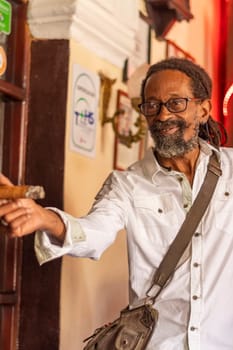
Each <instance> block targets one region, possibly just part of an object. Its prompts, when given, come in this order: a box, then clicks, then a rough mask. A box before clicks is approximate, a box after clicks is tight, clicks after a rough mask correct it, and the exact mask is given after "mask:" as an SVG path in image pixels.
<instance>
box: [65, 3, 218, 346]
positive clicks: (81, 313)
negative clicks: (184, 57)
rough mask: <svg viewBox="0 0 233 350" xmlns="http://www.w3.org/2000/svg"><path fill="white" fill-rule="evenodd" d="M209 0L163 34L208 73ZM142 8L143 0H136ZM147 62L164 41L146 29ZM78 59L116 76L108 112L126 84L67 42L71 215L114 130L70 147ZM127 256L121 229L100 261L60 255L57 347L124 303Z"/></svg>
mask: <svg viewBox="0 0 233 350" xmlns="http://www.w3.org/2000/svg"><path fill="white" fill-rule="evenodd" d="M214 6H215V3H214V1H212V2H210V1H208V0H198V1H197V0H192V1H191V9H192V13H193V14H194V17H195V18H194V19H193V20H192V21H190V22H189V23H187V22H185V21H182V22H179V23H178V22H177V23H176V24H175V25H174V26H173V27H172V29H171V31H170V32H169V34H168V38H169V39H172V40H173V41H175V42H176V43H177V44H178V45H179V46H181V47H182V49H184V50H185V51H188V52H190V54H191V55H192V56H194V57H195V58H196V60H197V62H198V63H200V64H202V65H204V66H205V67H206V68H207V69H208V70H210V73H211V71H212V69H213V67H212V55H211V52H212V38H210V35H211V26H212V23H213V21H214V15H215V9H214ZM140 8H143V1H142V0H141V1H140ZM152 37H153V39H152V57H151V62H155V61H157V60H159V59H162V58H164V55H165V45H164V43H163V42H159V41H157V40H156V39H155V37H154V34H152ZM74 63H78V64H80V65H82V66H83V67H85V68H87V69H88V70H90V71H93V72H98V71H100V70H101V71H102V72H103V73H104V74H106V75H107V76H109V77H110V78H117V82H116V83H115V85H114V86H113V93H112V98H111V103H110V106H109V111H108V112H109V115H110V116H111V115H112V114H113V113H114V110H115V106H116V94H117V89H119V88H120V89H123V90H126V86H125V85H124V84H123V83H122V82H121V79H122V70H121V69H119V68H117V67H116V66H114V65H111V64H110V63H109V62H107V61H104V60H102V59H100V58H99V57H98V56H96V55H95V54H94V53H93V52H90V51H88V50H87V49H85V48H84V47H81V46H80V45H79V44H78V43H76V42H74V41H71V42H70V73H69V93H68V101H67V130H66V151H65V184H64V186H65V209H66V211H68V212H69V213H71V214H73V215H77V216H80V215H84V214H85V213H86V212H87V210H88V209H89V208H90V206H91V203H92V201H93V198H94V196H95V194H96V192H97V191H98V190H99V188H100V186H101V184H102V182H103V181H104V179H105V178H106V176H107V175H108V174H109V172H110V171H111V170H112V165H113V153H114V134H113V131H112V127H111V125H105V126H104V127H101V120H99V122H98V127H97V151H96V157H95V158H94V159H91V158H88V157H84V156H82V155H79V154H77V153H75V152H72V151H70V148H69V135H70V121H71V117H70V116H71V105H72V91H71V86H72V67H73V64H74ZM127 284H128V282H127V256H126V248H125V235H124V232H122V233H121V234H120V235H119V236H118V238H117V241H116V244H114V245H113V246H112V247H110V248H109V249H108V250H107V251H106V252H105V254H104V255H103V257H102V258H101V260H100V261H98V262H94V261H89V260H86V259H75V258H72V257H64V258H63V267H62V281H61V344H60V349H61V350H79V349H82V339H83V338H85V337H86V336H88V335H90V334H91V332H92V331H93V330H94V329H95V328H96V327H98V326H100V325H102V324H103V323H104V322H108V321H111V320H112V319H113V318H115V317H116V316H117V315H118V313H119V310H120V309H121V308H123V307H124V306H125V305H126V304H127Z"/></svg>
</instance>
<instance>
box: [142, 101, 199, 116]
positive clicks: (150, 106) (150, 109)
mask: <svg viewBox="0 0 233 350" xmlns="http://www.w3.org/2000/svg"><path fill="white" fill-rule="evenodd" d="M198 100H199V101H200V100H201V99H200V98H191V97H177V98H170V99H169V100H167V101H166V102H161V101H149V102H144V103H141V104H139V105H138V108H139V109H140V111H141V113H142V114H143V115H144V116H145V117H152V116H157V115H159V113H160V111H161V108H162V106H165V107H166V108H167V110H168V111H169V112H171V113H179V112H184V111H185V110H186V108H187V105H188V102H192V101H198Z"/></svg>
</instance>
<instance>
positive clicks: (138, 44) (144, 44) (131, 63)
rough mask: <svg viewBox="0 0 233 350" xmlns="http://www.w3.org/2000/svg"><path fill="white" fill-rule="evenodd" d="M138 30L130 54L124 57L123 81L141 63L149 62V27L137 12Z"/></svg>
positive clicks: (140, 13)
mask: <svg viewBox="0 0 233 350" xmlns="http://www.w3.org/2000/svg"><path fill="white" fill-rule="evenodd" d="M138 20H139V24H138V31H137V33H136V37H135V47H134V51H133V53H132V55H131V56H130V57H129V58H127V59H126V61H125V64H124V68H123V82H126V81H127V80H128V79H129V77H130V76H131V75H132V74H133V72H134V71H135V70H136V69H137V68H138V67H139V66H141V65H142V64H143V63H150V55H151V27H150V25H149V24H148V23H147V22H146V20H145V16H144V15H143V13H142V12H139V19H138Z"/></svg>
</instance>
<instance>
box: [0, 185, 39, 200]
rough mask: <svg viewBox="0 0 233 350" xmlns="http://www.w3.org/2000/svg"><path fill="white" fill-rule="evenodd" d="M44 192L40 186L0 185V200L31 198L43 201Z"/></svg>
mask: <svg viewBox="0 0 233 350" xmlns="http://www.w3.org/2000/svg"><path fill="white" fill-rule="evenodd" d="M44 197H45V191H44V188H43V187H42V186H30V185H21V186H6V185H0V199H16V198H31V199H43V198H44Z"/></svg>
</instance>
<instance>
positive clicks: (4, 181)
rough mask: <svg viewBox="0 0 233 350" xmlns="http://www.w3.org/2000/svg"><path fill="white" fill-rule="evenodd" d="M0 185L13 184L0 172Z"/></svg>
mask: <svg viewBox="0 0 233 350" xmlns="http://www.w3.org/2000/svg"><path fill="white" fill-rule="evenodd" d="M0 185H7V186H13V183H12V182H11V181H10V180H9V179H8V178H7V177H6V176H5V175H3V174H2V173H0Z"/></svg>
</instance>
